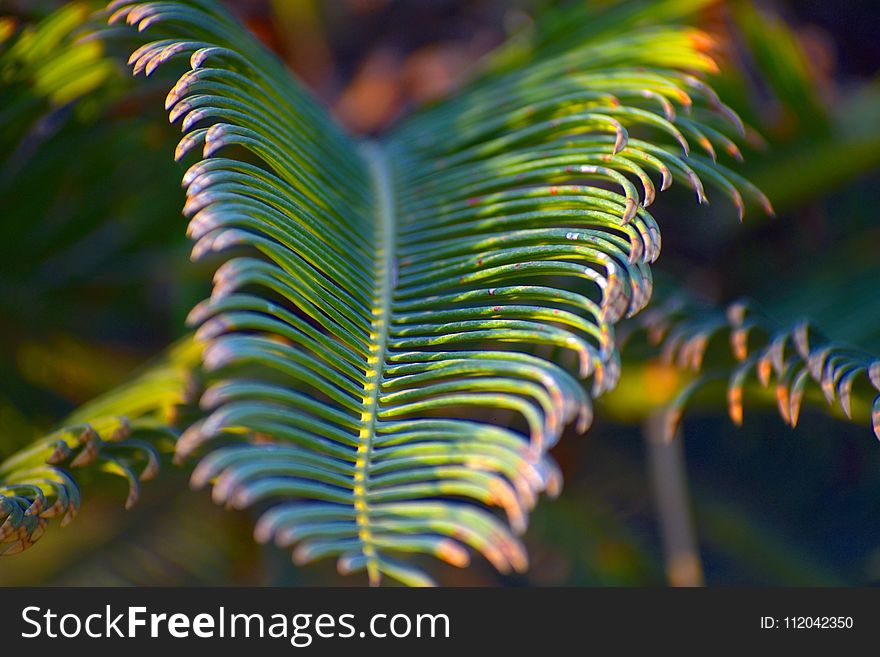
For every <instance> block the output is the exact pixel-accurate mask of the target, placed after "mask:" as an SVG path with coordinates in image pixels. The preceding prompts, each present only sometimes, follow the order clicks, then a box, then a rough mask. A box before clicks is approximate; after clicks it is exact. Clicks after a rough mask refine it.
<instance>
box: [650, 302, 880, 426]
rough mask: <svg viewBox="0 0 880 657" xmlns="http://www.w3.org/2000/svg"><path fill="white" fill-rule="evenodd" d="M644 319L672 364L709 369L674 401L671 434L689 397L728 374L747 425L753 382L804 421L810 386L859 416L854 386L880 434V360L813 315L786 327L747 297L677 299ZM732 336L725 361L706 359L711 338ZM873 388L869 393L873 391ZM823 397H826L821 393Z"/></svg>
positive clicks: (785, 414)
mask: <svg viewBox="0 0 880 657" xmlns="http://www.w3.org/2000/svg"><path fill="white" fill-rule="evenodd" d="M636 323H637V324H638V325H639V326H640V327H641V328H642V329H643V330H645V331H646V332H647V335H648V337H649V340H650V341H651V342H653V343H654V344H656V345H657V346H658V347H659V349H660V357H661V359H662V360H663V361H664V362H666V363H667V364H670V365H675V366H677V367H680V368H683V369H690V370H694V371H700V370H705V371H704V373H703V374H702V375H701V376H699V377H698V378H697V379H695V380H693V381H692V382H691V383H690V384H689V385H688V386H687V387H685V388H684V389H683V390H682V391H681V392H680V393H679V394H678V395H677V396H676V398H675V399H674V400H673V401H672V402H671V403H670V405H669V407H668V408H667V417H668V421H667V437H670V438H671V437H672V436H673V435H674V434H675V432H676V429H677V427H678V423H679V421H680V420H681V417H682V413H683V411H684V408H685V406H686V405H687V403H688V401H690V399H691V398H692V397H693V396H694V394H696V393H697V392H698V391H699V390H700V389H701V388H702V387H703V386H704V384H706V383H707V382H709V381H712V380H718V379H726V380H727V381H728V386H727V406H728V413H729V414H730V417H731V420H733V422H734V423H736V424H742V420H743V397H744V388H745V386H746V384H747V383H749V382H751V381H754V382H756V383H760V384H761V385H762V386H763V387H764V388H768V387H770V386H771V385H773V389H774V392H775V397H776V404H777V407H778V410H779V414H780V415H781V416H782V419H783V420H785V422H786V424H788V425H790V426H792V427H795V426H797V423H798V419H799V416H800V410H801V406H802V403H803V401H804V398H805V394H806V393H807V390H808V386H809V385H812V386H813V387H814V388H815V389H818V390H821V392H822V393H823V395H824V398H825V400H826V401H827V403H828V404H829V406H830V405H832V404H835V403H836V404H837V405H839V407H840V409H841V410H842V411H843V413H844V414H845V415H846V416H847V417H848V418H852V417H853V399H854V394H855V393H854V388H855V387H856V384H859V388H858V389H857V393H858V395H859V402H861V405H862V406H863V407H864V408H865V409H867V413H868V414H869V415H870V417H871V423H872V425H873V429H874V433H875V435H876V436H877V438H878V439H880V359H878V358H877V357H876V356H873V355H871V354H869V353H867V352H864V351H862V350H860V349H856V348H852V347H849V346H848V345H845V344H841V343H838V342H835V341H833V340H830V339H828V338H827V337H825V336H823V335H822V334H821V333H820V332H819V331H817V330H816V328H815V327H814V326H813V325H812V324H810V323H809V322H808V321H806V320H803V321H800V322H797V323H795V324H793V325H790V326H780V325H779V324H777V323H775V322H774V321H773V320H771V319H769V318H768V317H765V316H764V315H763V314H761V313H760V312H758V311H756V310H755V309H754V308H752V306H751V305H750V304H749V303H748V302H746V301H739V302H736V303H733V304H731V305H730V306H728V307H727V309H726V311H724V310H716V309H712V308H709V309H707V308H698V307H695V306H694V305H692V304H689V303H687V302H684V301H683V300H682V299H681V298H673V299H671V300H669V301H668V302H667V303H666V304H663V305H660V306H658V307H657V308H653V309H651V310H650V311H648V312H646V313H644V314H643V315H641V316H640V317H639V318H638V320H636ZM724 340H726V341H727V343H728V348H727V350H728V352H729V356H730V357H729V358H728V359H725V360H724V362H723V363H721V364H720V365H719V364H717V363H712V364H711V365H710V364H708V363H704V362H703V360H704V355H705V354H706V352H707V351H708V350H709V348H710V344H711V343H718V342H721V341H724ZM866 393H867V394H866ZM820 397H821V396H820Z"/></svg>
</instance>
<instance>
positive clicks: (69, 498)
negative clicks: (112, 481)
mask: <svg viewBox="0 0 880 657" xmlns="http://www.w3.org/2000/svg"><path fill="white" fill-rule="evenodd" d="M200 353H201V348H200V346H199V345H198V344H197V343H195V342H193V341H192V340H184V341H182V342H181V343H179V344H177V345H175V346H174V347H172V348H171V349H170V350H169V352H168V354H166V355H165V356H164V357H163V358H161V359H160V360H159V361H158V362H157V363H156V364H154V365H152V366H150V367H148V368H147V369H146V370H145V371H144V372H143V373H141V374H140V375H139V376H137V377H135V378H134V379H132V380H131V381H130V382H129V383H127V384H125V385H123V386H121V387H120V388H118V389H115V390H112V391H110V392H108V393H106V394H105V395H103V396H101V397H99V398H97V399H95V400H94V401H92V402H90V403H89V404H86V405H85V406H83V407H81V408H80V409H78V410H77V411H76V412H75V413H74V414H73V415H71V416H70V417H68V418H67V419H66V420H65V421H64V422H62V423H61V427H60V428H58V429H56V430H55V431H52V432H51V433H48V434H47V435H45V436H43V437H41V438H39V439H37V440H35V441H34V442H32V443H31V444H30V445H29V446H28V447H26V448H25V449H23V450H20V451H19V452H17V453H15V454H12V455H10V456H9V457H8V458H6V459H4V460H3V461H0V545H2V544H7V543H8V544H9V545H6V546H5V547H3V548H2V549H0V554H3V555H9V554H15V553H18V552H21V551H22V550H25V549H26V548H28V547H30V546H31V545H33V544H34V543H35V542H36V541H37V540H38V539H39V538H40V536H42V534H43V532H44V531H45V529H46V526H47V524H48V522H49V520H50V519H51V518H54V517H56V516H57V517H60V518H61V525H62V526H64V525H67V524H68V523H69V522H70V521H71V520H73V518H74V517H75V516H76V513H77V510H78V509H79V506H80V498H81V496H80V490H79V486H78V485H77V482H76V480H75V478H74V476H73V474H72V472H71V471H75V470H79V469H84V468H87V469H89V470H91V471H93V472H106V473H109V474H112V475H116V476H120V477H123V478H124V479H126V480H127V482H128V486H129V489H128V497H127V498H126V502H125V505H126V508H130V507H131V506H132V505H133V504H135V502H137V499H138V496H139V493H140V482H142V481H149V480H150V479H152V478H153V477H155V476H156V474H157V473H158V471H159V455H160V452H165V453H170V452H172V451H173V449H174V445H175V443H176V441H177V436H178V433H179V432H178V430H177V429H175V428H174V424H175V422H176V421H177V420H179V419H181V418H180V417H179V413H180V409H181V407H183V406H185V405H188V404H190V403H191V401H192V397H193V396H194V395H195V394H197V393H196V391H195V389H194V381H195V379H194V378H193V373H194V371H195V369H196V366H197V364H198V361H199V355H200Z"/></svg>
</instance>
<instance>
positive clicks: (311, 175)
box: [108, 0, 768, 584]
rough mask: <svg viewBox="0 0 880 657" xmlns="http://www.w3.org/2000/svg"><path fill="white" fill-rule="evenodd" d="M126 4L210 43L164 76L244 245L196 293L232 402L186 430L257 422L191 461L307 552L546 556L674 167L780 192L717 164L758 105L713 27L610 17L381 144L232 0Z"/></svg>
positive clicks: (207, 227)
mask: <svg viewBox="0 0 880 657" xmlns="http://www.w3.org/2000/svg"><path fill="white" fill-rule="evenodd" d="M108 14H109V20H110V22H111V23H114V24H117V23H123V22H128V23H130V24H132V25H136V26H137V27H138V29H139V30H145V29H148V30H149V31H150V33H151V34H155V36H156V38H157V40H155V41H151V42H150V43H147V44H146V45H143V46H142V47H140V48H138V49H137V50H136V51H135V52H134V54H133V55H132V57H131V60H130V62H131V63H132V64H133V66H134V70H135V73H138V72H141V71H144V72H146V73H147V74H149V73H151V72H152V71H153V70H155V68H156V66H157V65H160V64H163V63H164V62H166V61H169V60H172V59H174V58H176V57H179V56H189V58H190V67H191V70H188V71H187V72H185V73H184V74H183V75H182V76H181V78H180V80H179V81H178V83H177V84H176V85H175V87H174V88H173V89H172V90H171V92H170V93H169V95H168V99H167V109H168V110H169V112H170V118H171V120H172V121H181V122H182V126H183V131H184V133H185V135H184V137H183V139H182V141H181V143H180V147H179V148H178V152H177V158H178V159H182V158H185V157H187V155H188V153H190V152H191V151H193V150H194V149H199V148H200V149H201V151H202V157H201V158H200V159H199V161H197V162H196V163H195V164H193V165H192V166H191V167H190V168H189V170H188V171H187V173H186V174H185V176H184V184H185V186H186V189H187V194H188V201H187V203H186V207H185V209H184V212H185V214H186V215H187V216H189V217H190V224H189V234H190V236H191V237H192V238H193V239H194V240H195V241H196V243H195V247H194V250H193V255H194V257H195V258H202V257H206V256H209V255H213V254H218V253H219V254H221V257H223V258H224V259H225V261H224V262H223V264H222V265H221V266H220V267H219V268H218V270H217V273H216V275H215V279H214V290H213V293H212V295H211V298H210V299H208V300H207V301H205V302H203V303H202V304H201V305H199V306H197V307H196V308H195V309H194V310H193V312H192V314H191V317H190V319H191V321H192V323H193V324H195V325H198V326H199V329H198V337H199V338H200V339H201V340H204V341H205V342H206V349H205V355H204V364H205V366H206V368H207V369H208V370H209V371H211V372H212V373H214V374H215V376H217V377H218V381H217V382H216V383H215V384H214V385H213V386H212V387H211V388H210V389H209V390H208V391H207V393H206V394H205V396H204V397H203V399H202V404H203V406H204V407H205V408H206V409H207V410H209V411H210V415H209V416H208V417H207V418H206V419H205V420H204V421H202V422H199V423H197V424H195V425H194V426H192V427H191V428H190V429H189V430H188V431H187V432H186V433H185V434H184V436H183V437H182V438H181V440H180V442H179V444H178V455H179V456H180V457H181V458H182V457H185V456H186V455H188V454H190V453H191V452H193V451H194V450H196V449H197V448H200V447H201V446H203V445H204V444H205V443H206V441H209V440H211V439H214V438H221V437H225V438H227V439H234V440H237V441H241V440H242V439H244V440H245V441H246V444H238V445H234V446H231V447H230V446H226V447H220V448H214V451H212V452H211V453H210V454H209V455H208V456H207V457H206V458H205V459H204V460H202V462H201V464H200V465H199V466H198V468H197V469H196V471H195V473H194V475H193V481H194V483H195V484H196V485H203V484H206V483H207V482H209V481H213V482H214V497H215V499H216V500H217V501H218V502H225V503H228V504H231V505H232V506H236V507H244V506H247V505H251V504H256V503H262V504H264V505H268V506H269V508H268V510H266V511H265V513H264V514H263V516H262V517H261V519H260V521H259V523H258V525H257V530H256V534H257V537H258V539H260V540H270V539H274V540H275V541H276V542H277V543H278V544H280V545H283V546H290V547H293V546H295V550H294V558H295V560H296V561H297V562H300V563H304V562H307V561H310V560H313V559H317V558H321V557H335V558H337V560H338V565H339V568H340V570H341V571H343V572H353V571H366V572H367V573H368V575H369V580H370V582H371V583H374V584H375V583H378V582H379V581H380V578H381V575H382V574H385V575H387V576H389V577H391V578H393V579H396V580H399V581H402V582H404V583H407V584H428V583H431V580H430V578H429V577H428V576H427V575H425V574H424V573H423V572H422V571H421V570H419V569H417V568H416V567H414V566H413V565H411V564H410V563H408V562H406V561H404V560H401V559H400V555H401V554H406V553H423V554H430V555H434V556H436V557H439V558H441V559H444V560H446V561H447V562H450V563H452V564H455V565H459V566H461V565H464V564H466V563H467V562H468V560H469V556H468V551H467V549H466V547H470V548H472V549H474V550H476V551H478V552H480V553H482V554H483V555H484V556H485V557H486V558H487V559H488V560H489V561H491V562H492V563H493V564H494V565H495V566H496V567H497V568H498V569H499V570H501V571H502V572H507V571H509V570H511V569H515V570H522V569H523V568H525V566H526V556H525V552H524V550H523V547H522V545H521V543H520V542H519V540H518V539H517V538H516V537H515V535H516V534H518V533H521V532H522V531H524V529H525V527H526V518H527V513H528V511H529V509H530V508H531V507H532V505H533V504H534V503H535V499H536V497H537V495H538V494H539V493H540V492H543V491H548V492H550V493H555V492H556V491H558V489H559V485H560V477H559V473H558V470H557V468H556V466H555V464H554V463H553V461H552V459H551V458H550V457H549V456H548V454H547V450H548V449H549V448H550V447H552V446H553V444H554V443H555V442H556V441H557V440H558V438H559V436H560V433H561V432H562V430H563V428H564V427H565V425H566V424H567V423H569V422H571V421H573V420H575V419H579V428H580V429H581V430H584V429H585V428H586V425H587V424H588V422H589V419H590V415H591V404H590V398H589V395H588V394H587V393H586V392H585V389H584V387H583V386H582V384H581V383H580V382H579V381H578V378H587V377H592V394H593V395H596V394H600V393H601V392H602V391H603V390H606V389H608V388H610V387H612V386H613V385H614V384H615V381H616V378H617V375H618V369H619V365H618V355H617V353H616V351H615V348H614V339H613V327H614V324H615V323H616V322H617V321H618V320H619V319H620V318H621V317H623V316H625V315H630V314H633V313H635V312H637V311H638V310H639V309H641V308H642V307H643V306H644V305H645V304H646V303H647V301H648V299H649V297H650V294H651V273H650V269H649V268H648V263H650V262H651V261H653V260H654V259H655V258H656V256H657V254H658V252H659V248H660V235H659V230H658V227H657V224H656V222H655V220H654V218H653V217H652V216H651V215H650V214H649V213H648V211H647V210H646V206H648V205H650V202H651V201H652V200H653V198H654V197H655V195H656V191H657V189H656V187H655V185H656V183H655V180H658V181H660V185H659V186H660V188H661V189H662V188H665V187H667V186H668V185H670V184H672V182H673V181H680V182H681V183H682V184H684V185H688V186H690V187H692V188H693V189H694V191H695V192H696V194H697V197H698V198H699V199H700V200H701V201H702V200H705V191H704V188H703V183H702V182H701V178H705V180H706V182H707V183H709V184H712V185H714V186H716V187H717V188H718V189H719V190H721V192H722V193H724V194H726V195H727V196H729V197H730V198H731V199H732V200H733V201H734V203H736V205H737V206H738V207H739V208H740V211H742V208H743V206H744V204H745V202H744V201H743V198H744V197H746V198H747V199H748V197H754V198H756V199H757V200H758V201H760V202H761V203H763V204H764V205H765V206H766V205H768V204H767V202H766V199H764V198H763V196H762V195H761V194H760V193H759V192H757V190H755V189H754V188H753V187H752V186H750V185H749V184H748V183H746V182H745V181H743V180H741V179H740V178H739V177H737V176H736V175H735V174H733V173H732V172H730V171H729V170H728V169H726V168H724V167H722V166H720V165H716V164H715V163H714V157H715V150H716V149H715V148H713V142H714V144H715V145H716V146H722V147H723V146H724V145H725V144H727V143H728V142H729V138H728V137H726V136H724V132H725V131H727V132H730V130H731V128H732V129H734V130H736V129H738V128H739V127H741V126H740V125H739V124H738V122H737V121H736V120H735V119H733V117H732V113H731V112H730V111H729V110H728V109H727V108H725V107H724V106H723V105H722V104H721V103H720V102H719V101H718V99H717V97H716V96H715V95H714V94H713V93H712V92H711V90H710V89H709V88H708V87H706V85H705V84H704V83H702V82H701V81H700V80H699V79H698V78H697V77H695V75H694V73H697V72H699V71H701V70H708V69H711V68H712V66H714V65H713V64H712V63H711V60H710V59H709V58H708V57H707V56H706V54H705V53H704V52H702V51H701V49H700V48H701V46H702V45H703V44H705V42H706V39H705V37H704V35H701V34H700V33H697V32H695V31H694V30H691V29H688V28H682V27H676V26H663V25H661V26H653V27H652V26H641V27H633V28H632V29H628V30H626V31H625V32H622V33H617V32H616V31H614V30H609V29H608V26H607V25H604V26H603V29H602V30H601V31H600V32H598V33H595V34H592V35H590V34H589V33H588V32H589V30H587V31H586V32H587V33H585V34H584V35H583V38H582V39H579V40H578V41H577V43H575V44H572V45H567V46H566V47H565V48H563V49H562V50H561V51H560V52H546V53H543V54H541V53H536V56H535V57H534V58H533V59H534V61H533V63H531V64H530V65H528V66H525V67H522V68H518V67H517V68H511V69H510V70H507V69H506V68H505V67H504V66H500V67H499V70H496V71H495V72H489V73H484V74H483V75H482V76H481V77H479V78H478V79H476V80H475V81H474V82H473V83H472V84H471V85H470V86H469V87H468V88H467V89H466V90H464V91H463V92H461V93H460V94H458V95H457V96H455V97H454V98H452V99H450V100H448V101H446V102H444V103H441V104H439V105H436V106H434V107H433V108H430V109H427V110H425V111H422V112H420V113H417V114H416V115H414V116H412V117H411V118H410V119H408V120H407V121H405V122H404V123H403V124H402V125H400V126H399V127H397V129H395V130H394V131H393V132H392V133H391V134H389V135H388V136H387V137H385V138H384V139H383V140H382V141H381V142H360V143H359V142H357V141H356V140H355V139H353V138H351V137H349V136H347V135H345V134H344V133H343V132H342V131H341V129H340V128H339V127H338V126H337V125H336V124H334V123H333V122H332V121H331V119H330V118H329V117H328V116H327V114H326V113H325V112H324V110H323V109H321V108H320V107H319V106H318V105H317V104H316V103H315V102H314V101H313V100H312V99H311V98H310V97H309V96H308V94H307V93H306V92H305V91H303V90H302V89H301V88H300V87H299V85H298V84H297V83H296V82H295V81H293V80H292V79H291V77H290V76H289V74H288V73H287V71H285V70H284V69H283V67H282V66H281V64H280V63H279V62H277V61H276V60H275V59H274V58H273V57H272V56H270V55H269V54H267V53H266V52H264V50H263V49H262V48H261V47H260V46H259V45H258V44H257V43H256V42H255V40H254V39H253V38H252V37H251V36H250V35H249V34H248V33H246V32H245V31H244V30H243V29H242V28H241V27H240V26H239V25H238V24H237V23H236V22H235V21H234V20H233V19H231V18H230V17H228V16H226V15H225V14H224V13H223V12H222V11H220V10H219V9H218V8H217V7H216V6H215V5H214V4H213V3H211V2H208V1H207V0H196V1H193V2H191V3H182V2H130V1H117V2H113V3H111V5H110V7H109V8H108ZM658 53H660V54H658ZM492 68H493V67H492V66H488V67H487V69H486V70H488V71H491V70H492ZM693 108H699V109H700V110H701V111H700V112H693V113H692V115H691V116H690V117H687V116H686V115H687V114H688V113H689V112H691V110H692V109H693ZM697 117H700V118H699V119H698V118H697ZM703 117H706V119H705V121H704V120H703ZM690 142H693V143H694V144H695V148H700V149H702V150H703V151H705V153H706V156H705V157H704V156H700V155H691V156H688V152H689V148H690V146H689V144H690ZM719 150H720V149H719ZM542 345H546V346H549V347H559V348H562V349H563V350H565V351H568V352H571V353H572V354H574V357H575V358H574V360H575V364H574V365H573V366H571V367H569V366H567V365H565V366H564V365H561V364H556V363H553V362H550V361H548V360H546V359H544V358H541V357H539V356H537V355H535V353H536V348H538V347H540V346H542ZM510 413H512V414H514V415H515V416H517V417H519V418H521V419H520V420H517V421H514V422H512V423H511V422H508V421H507V420H506V419H501V420H498V421H493V417H494V416H498V415H502V416H503V415H505V414H510ZM521 427H522V428H523V430H522V431H521V429H520V428H521ZM491 507H498V508H499V509H501V510H503V512H504V514H505V515H506V517H507V521H508V522H507V523H504V522H502V521H501V519H500V518H499V517H497V516H496V514H494V513H492V512H491ZM508 525H509V526H508Z"/></svg>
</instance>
